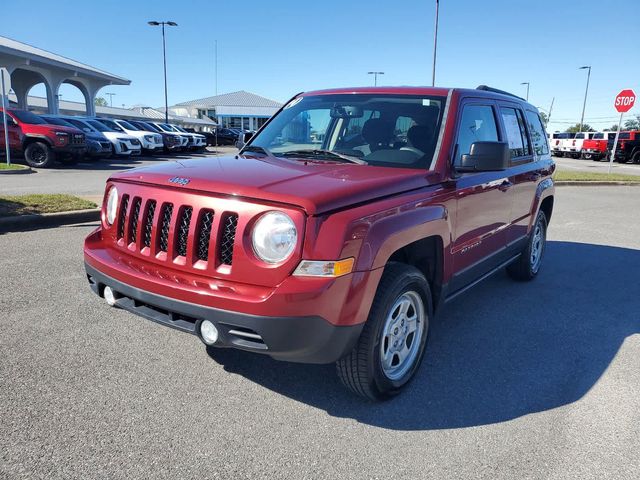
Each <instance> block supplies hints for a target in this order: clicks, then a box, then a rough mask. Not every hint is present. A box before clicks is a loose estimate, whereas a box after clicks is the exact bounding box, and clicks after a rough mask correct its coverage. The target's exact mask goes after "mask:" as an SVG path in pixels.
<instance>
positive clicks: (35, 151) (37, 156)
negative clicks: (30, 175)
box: [24, 142, 56, 168]
mask: <svg viewBox="0 0 640 480" xmlns="http://www.w3.org/2000/svg"><path fill="white" fill-rule="evenodd" d="M24 159H25V160H26V162H27V164H28V165H29V166H30V167H35V168H47V167H50V166H51V165H53V162H55V160H56V155H55V153H54V152H53V150H52V149H51V147H50V146H49V145H47V144H46V143H44V142H33V143H30V144H29V145H27V148H26V149H25V151H24Z"/></svg>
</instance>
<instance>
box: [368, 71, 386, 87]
mask: <svg viewBox="0 0 640 480" xmlns="http://www.w3.org/2000/svg"><path fill="white" fill-rule="evenodd" d="M367 75H373V86H374V87H377V86H378V75H384V72H367Z"/></svg>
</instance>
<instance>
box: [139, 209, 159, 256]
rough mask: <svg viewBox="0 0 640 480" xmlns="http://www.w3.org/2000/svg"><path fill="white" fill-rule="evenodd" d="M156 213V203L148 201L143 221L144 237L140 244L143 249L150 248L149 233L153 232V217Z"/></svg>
mask: <svg viewBox="0 0 640 480" xmlns="http://www.w3.org/2000/svg"><path fill="white" fill-rule="evenodd" d="M155 213H156V201H155V200H149V204H148V206H147V215H146V216H145V219H144V226H143V229H144V230H143V232H144V236H143V239H142V242H143V244H144V246H145V247H148V248H151V232H152V230H153V216H154V214H155Z"/></svg>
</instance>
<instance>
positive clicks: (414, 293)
mask: <svg viewBox="0 0 640 480" xmlns="http://www.w3.org/2000/svg"><path fill="white" fill-rule="evenodd" d="M432 312H433V306H432V300H431V290H430V288H429V283H428V282H427V280H426V278H425V277H424V275H423V274H422V272H420V271H419V270H418V269H417V268H415V267H413V266H410V265H405V264H402V263H393V262H392V263H389V264H388V265H387V266H386V267H385V271H384V274H383V275H382V279H381V280H380V285H379V286H378V290H377V292H376V296H375V298H374V301H373V304H372V306H371V311H370V313H369V318H368V319H367V322H366V324H365V326H364V328H363V330H362V334H361V335H360V338H359V340H358V343H357V344H356V346H355V347H354V349H353V350H352V351H351V352H350V353H349V354H347V355H346V356H345V357H343V358H341V359H340V360H338V362H337V364H336V366H337V371H338V376H339V377H340V380H341V381H342V383H343V384H344V385H345V386H346V387H347V388H348V389H349V390H351V391H352V392H354V393H355V394H357V395H360V396H362V397H365V398H368V399H370V400H384V399H387V398H390V397H392V396H393V395H396V394H398V393H399V392H400V391H401V390H402V388H403V387H404V386H406V385H407V383H409V381H410V380H411V379H412V378H413V376H414V374H415V372H416V371H417V369H418V367H419V366H420V362H421V361H422V358H423V356H424V350H425V346H426V344H427V337H428V333H429V319H430V318H431V316H432Z"/></svg>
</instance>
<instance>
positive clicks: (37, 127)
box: [23, 123, 84, 135]
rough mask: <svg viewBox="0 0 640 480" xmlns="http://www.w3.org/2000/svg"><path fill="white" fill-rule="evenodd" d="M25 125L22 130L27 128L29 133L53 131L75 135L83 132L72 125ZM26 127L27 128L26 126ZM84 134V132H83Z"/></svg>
mask: <svg viewBox="0 0 640 480" xmlns="http://www.w3.org/2000/svg"><path fill="white" fill-rule="evenodd" d="M23 125H25V128H24V130H28V131H29V133H42V134H43V135H46V134H50V133H51V132H52V131H54V132H65V133H68V134H69V135H75V134H77V133H83V132H82V131H81V130H79V129H77V128H72V127H64V126H62V125H50V124H32V123H30V124H29V125H26V124H23ZM27 127H28V128H27ZM83 135H84V134H83Z"/></svg>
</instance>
